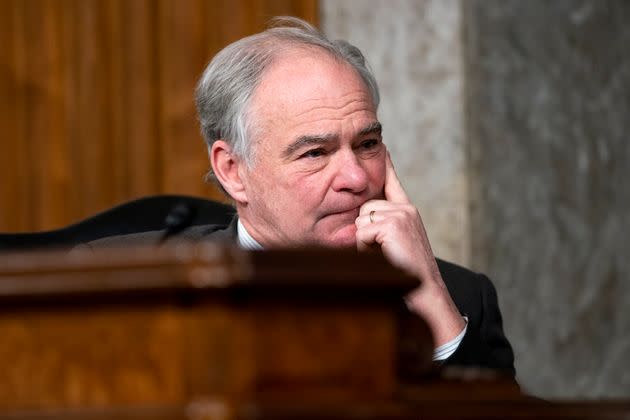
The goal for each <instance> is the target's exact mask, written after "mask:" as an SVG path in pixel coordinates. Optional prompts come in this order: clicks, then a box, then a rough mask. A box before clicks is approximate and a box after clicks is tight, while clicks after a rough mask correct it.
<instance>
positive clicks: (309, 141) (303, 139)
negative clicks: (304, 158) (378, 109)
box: [282, 121, 383, 158]
mask: <svg viewBox="0 0 630 420" xmlns="http://www.w3.org/2000/svg"><path fill="white" fill-rule="evenodd" d="M382 130H383V126H382V125H381V123H380V122H378V121H374V122H373V123H370V124H369V125H368V126H366V127H364V128H362V129H361V131H359V136H365V135H367V134H378V135H380V134H381V132H382ZM336 138H337V134H334V133H323V134H311V135H308V134H307V135H303V136H300V137H298V138H297V140H295V141H294V142H293V143H291V144H289V145H288V146H287V147H286V148H285V149H284V151H283V152H282V156H283V157H285V158H286V157H289V156H291V155H292V154H294V153H295V152H296V151H298V150H300V149H302V148H303V147H306V146H316V145H317V146H319V145H322V144H326V143H329V142H331V141H332V140H335V139H336Z"/></svg>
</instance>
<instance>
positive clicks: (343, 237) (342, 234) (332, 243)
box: [320, 223, 357, 248]
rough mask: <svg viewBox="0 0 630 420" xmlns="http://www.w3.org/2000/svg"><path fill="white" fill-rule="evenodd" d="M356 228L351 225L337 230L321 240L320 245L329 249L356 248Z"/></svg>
mask: <svg viewBox="0 0 630 420" xmlns="http://www.w3.org/2000/svg"><path fill="white" fill-rule="evenodd" d="M356 233H357V227H356V226H355V225H354V223H353V224H351V225H346V226H344V227H342V228H341V229H337V230H336V231H335V232H333V233H332V234H330V235H328V236H327V237H325V238H322V240H321V241H320V243H321V244H322V245H323V246H325V247H329V248H356V246H357V236H356Z"/></svg>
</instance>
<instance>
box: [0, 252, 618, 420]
mask: <svg viewBox="0 0 630 420" xmlns="http://www.w3.org/2000/svg"><path fill="white" fill-rule="evenodd" d="M416 285H417V283H416V280H415V279H412V278H409V277H407V276H406V275H404V274H403V273H401V272H400V271H397V270H395V269H393V268H391V267H390V266H389V265H388V264H386V263H385V262H384V261H383V259H382V258H381V257H380V256H378V255H365V254H364V255H357V254H355V253H352V252H338V251H335V252H333V251H324V250H301V251H273V252H265V253H246V252H243V251H240V250H238V249H232V248H224V247H218V246H216V245H211V244H205V245H179V246H176V247H168V248H167V247H163V248H160V249H155V248H150V249H149V248H133V249H123V250H107V251H103V252H100V253H98V254H90V253H88V254H83V255H80V254H70V255H69V254H65V253H54V252H52V253H32V254H20V255H13V256H10V257H7V256H3V257H0V337H2V338H1V339H0V340H1V342H0V343H1V344H0V372H2V380H0V413H1V414H0V416H2V417H3V418H11V419H26V418H40V419H85V418H94V419H195V420H196V419H236V418H239V419H241V418H242V419H292V418H313V419H314V418H340V419H381V418H382V419H410V418H419V417H420V418H487V417H489V416H494V418H512V417H513V416H516V417H527V418H539V417H541V416H542V417H544V415H547V416H548V417H553V418H600V417H592V415H593V414H594V413H596V414H597V416H601V415H604V414H605V415H608V416H609V417H601V418H624V417H623V416H626V417H625V418H627V416H628V415H629V413H630V410H629V409H628V405H627V404H623V403H618V404H609V405H606V406H604V405H602V404H600V405H594V406H591V405H584V404H582V405H575V404H573V405H570V404H565V405H557V404H547V403H541V402H535V401H531V400H529V399H527V398H525V397H523V396H522V395H520V393H519V392H518V390H517V389H515V388H514V386H512V385H511V384H510V383H508V382H504V381H503V380H502V379H501V378H500V377H494V376H493V375H492V374H490V376H487V375H486V376H484V375H485V373H484V372H477V373H475V372H472V375H473V376H474V375H475V374H477V375H478V376H477V377H476V378H469V379H467V380H465V378H466V375H468V376H470V374H471V373H470V371H468V372H466V373H463V374H462V373H461V372H460V373H457V372H456V373H455V374H454V376H453V377H452V378H450V379H449V378H448V375H447V373H448V372H440V371H435V370H434V368H433V367H432V363H431V354H432V350H433V344H432V342H431V338H430V336H429V333H428V329H427V328H426V325H425V324H424V323H423V322H422V321H421V320H418V322H417V323H415V324H414V329H413V330H408V329H405V330H404V331H403V330H402V329H401V327H400V325H401V324H400V323H399V320H400V312H401V310H402V308H403V305H402V304H401V301H402V297H403V296H404V295H405V294H406V293H407V292H408V291H410V290H412V289H413V288H414V287H416ZM407 369H412V370H413V371H414V372H415V373H416V374H417V375H418V376H419V377H420V381H419V382H418V383H416V384H415V385H413V386H411V385H409V384H403V383H401V381H400V380H399V375H398V372H399V371H400V370H407ZM497 414H500V417H497ZM565 414H566V415H565ZM567 415H569V416H568V417H567Z"/></svg>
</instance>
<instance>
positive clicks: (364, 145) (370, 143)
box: [359, 139, 380, 150]
mask: <svg viewBox="0 0 630 420" xmlns="http://www.w3.org/2000/svg"><path fill="white" fill-rule="evenodd" d="M379 144H380V142H379V141H378V140H377V139H368V140H365V141H362V142H361V144H360V145H359V148H360V149H362V150H372V149H374V148H375V147H377V146H378V145H379Z"/></svg>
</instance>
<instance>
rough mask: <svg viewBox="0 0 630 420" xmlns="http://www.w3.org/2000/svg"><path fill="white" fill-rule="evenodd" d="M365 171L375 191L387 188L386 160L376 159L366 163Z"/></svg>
mask: <svg viewBox="0 0 630 420" xmlns="http://www.w3.org/2000/svg"><path fill="white" fill-rule="evenodd" d="M365 170H366V172H367V173H368V176H369V178H370V184H371V186H372V187H373V188H374V190H382V189H383V187H384V186H385V171H386V168H385V159H374V160H371V161H370V162H367V163H366V166H365Z"/></svg>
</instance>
